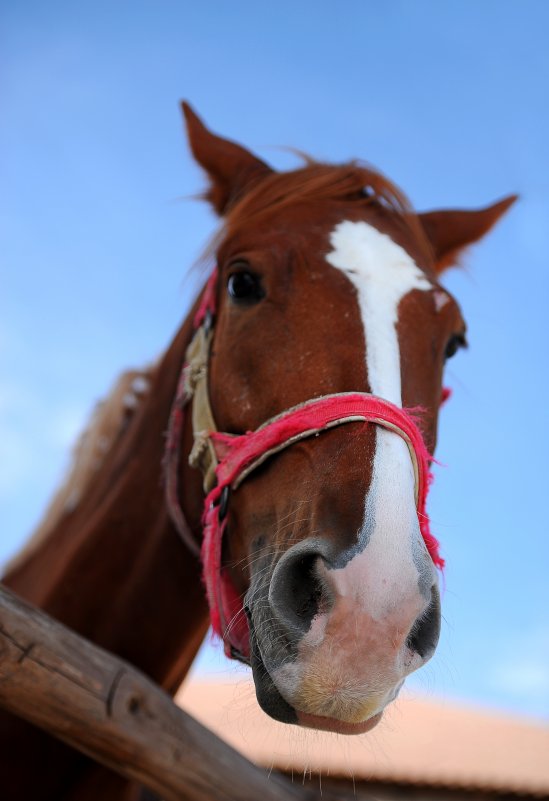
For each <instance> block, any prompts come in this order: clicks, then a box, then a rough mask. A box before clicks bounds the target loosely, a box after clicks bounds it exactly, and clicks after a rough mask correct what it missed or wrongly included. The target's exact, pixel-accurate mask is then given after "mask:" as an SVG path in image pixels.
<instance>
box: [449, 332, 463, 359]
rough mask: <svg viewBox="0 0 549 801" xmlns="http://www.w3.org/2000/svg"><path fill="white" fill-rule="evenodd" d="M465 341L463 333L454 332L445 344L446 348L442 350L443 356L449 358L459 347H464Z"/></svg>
mask: <svg viewBox="0 0 549 801" xmlns="http://www.w3.org/2000/svg"><path fill="white" fill-rule="evenodd" d="M466 347H467V341H466V339H465V334H454V335H453V336H452V337H450V339H449V340H448V344H447V345H446V350H445V351H444V358H445V359H451V358H452V356H455V355H456V353H457V352H458V350H459V349H460V348H466Z"/></svg>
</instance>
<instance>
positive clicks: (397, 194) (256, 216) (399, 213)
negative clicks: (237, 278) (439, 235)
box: [224, 156, 432, 258]
mask: <svg viewBox="0 0 549 801" xmlns="http://www.w3.org/2000/svg"><path fill="white" fill-rule="evenodd" d="M303 158H304V159H305V162H306V163H305V165H304V166H303V167H301V168H299V169H297V170H293V171H291V172H273V173H270V174H269V175H267V176H264V177H262V178H261V179H260V180H258V181H257V183H255V184H253V185H252V186H251V187H250V188H248V190H247V192H246V194H245V195H244V196H242V197H239V198H236V200H235V201H234V202H233V204H232V205H231V206H230V207H229V209H228V211H227V213H226V215H225V218H224V224H225V225H224V229H225V231H226V232H227V233H229V234H231V233H234V232H235V231H236V230H238V229H240V228H241V227H244V226H245V225H246V226H247V225H250V224H254V225H258V224H259V225H260V224H261V223H262V222H264V220H265V219H266V218H267V217H270V216H271V215H272V214H273V213H276V212H279V211H282V210H284V209H286V208H288V207H290V206H295V205H297V204H307V203H315V204H316V203H318V202H323V201H324V202H326V201H328V202H334V203H337V202H340V203H349V202H350V201H351V202H353V203H356V204H360V205H362V206H371V205H376V206H377V207H381V208H383V209H385V210H386V211H387V212H389V213H391V214H392V216H393V217H394V219H395V220H396V222H397V223H398V224H400V226H401V227H402V228H403V229H404V230H405V231H407V233H408V234H412V235H413V236H414V238H415V240H416V242H417V244H418V245H419V246H420V248H421V250H422V251H423V252H425V253H426V254H427V256H428V257H431V258H432V251H431V247H430V245H429V241H428V239H427V236H426V233H425V231H424V229H423V226H422V225H421V222H420V221H419V219H418V217H417V215H416V214H415V213H414V211H413V208H412V205H411V203H410V201H409V200H408V198H407V197H406V195H405V194H404V192H403V191H402V190H401V189H399V188H398V187H397V186H396V185H395V184H393V183H392V181H390V180H389V179H388V178H386V177H385V176H384V175H382V173H380V172H378V171H377V170H374V169H373V168H372V167H370V166H368V165H366V164H364V163H363V162H359V161H350V162H347V163H345V164H340V165H337V164H323V163H321V162H316V161H313V160H312V159H310V158H309V157H307V156H303Z"/></svg>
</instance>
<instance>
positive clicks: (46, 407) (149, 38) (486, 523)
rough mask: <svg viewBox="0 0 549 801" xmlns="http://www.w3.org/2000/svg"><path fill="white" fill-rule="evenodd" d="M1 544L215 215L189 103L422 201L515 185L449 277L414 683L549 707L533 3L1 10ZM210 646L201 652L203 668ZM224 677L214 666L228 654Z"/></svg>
mask: <svg viewBox="0 0 549 801" xmlns="http://www.w3.org/2000/svg"><path fill="white" fill-rule="evenodd" d="M0 14H1V17H2V25H1V29H2V33H1V34H0V53H1V55H0V69H1V74H2V76H3V77H2V88H1V96H2V115H1V118H0V171H1V173H0V180H1V183H0V185H1V187H2V189H1V194H0V240H1V241H0V247H1V252H2V264H1V267H0V269H1V287H2V291H1V293H0V358H1V361H2V369H1V373H0V504H1V510H0V514H1V522H0V559H4V558H6V557H7V556H8V555H9V554H11V553H13V552H14V550H16V549H17V547H19V545H20V544H21V542H22V541H23V540H24V538H25V536H26V535H27V533H28V532H29V531H30V530H31V529H32V526H33V525H34V524H35V522H36V521H37V520H38V519H39V517H40V514H41V511H42V510H43V508H44V505H45V503H46V502H47V499H48V497H49V495H50V493H51V491H52V489H53V488H54V487H55V485H56V483H57V482H58V481H59V479H60V477H61V475H62V473H63V469H64V467H65V466H66V464H67V460H68V452H69V448H70V444H71V442H72V441H73V439H74V437H75V436H76V434H77V432H78V431H79V430H80V428H81V427H82V425H83V424H84V421H85V420H86V418H87V416H88V414H89V412H90V410H91V408H92V406H93V404H94V402H95V401H96V400H97V399H98V398H99V397H101V396H102V395H103V394H104V393H105V392H106V391H107V390H108V387H109V385H110V383H111V382H112V381H113V379H114V377H115V376H116V375H117V373H118V372H119V371H120V370H121V369H123V368H125V367H128V366H132V365H141V364H143V363H144V362H146V361H147V360H150V359H152V358H154V357H155V355H156V354H157V353H158V352H159V351H161V350H162V349H163V348H164V347H165V346H166V345H167V343H168V341H169V339H170V337H171V336H172V335H173V333H174V331H175V330H176V328H177V327H178V325H179V324H180V321H181V320H182V319H183V317H184V315H185V312H186V309H187V307H188V304H189V300H190V298H191V297H192V294H193V292H194V291H195V288H196V287H195V284H194V279H193V278H192V275H191V277H189V275H188V268H189V265H191V264H192V263H193V261H194V260H195V259H196V257H197V256H198V255H199V254H200V252H201V250H202V248H203V246H204V244H205V243H206V241H207V239H208V238H209V237H210V236H211V234H212V233H213V231H214V226H215V221H214V219H213V216H212V215H211V213H210V212H209V210H208V209H207V208H206V207H205V206H203V205H201V204H200V203H195V202H192V201H190V200H188V199H187V198H188V197H189V196H190V195H192V194H193V193H195V192H196V191H198V190H199V189H200V188H201V186H202V179H201V175H200V172H199V171H198V169H197V168H196V166H195V165H194V164H193V163H192V161H191V159H190V157H189V153H188V150H187V147H186V143H185V140H184V137H183V135H182V125H181V120H180V115H179V110H178V101H179V99H180V98H187V99H188V100H190V101H191V102H192V103H193V104H194V105H195V107H196V108H197V110H198V111H199V112H200V113H201V114H202V115H203V116H204V118H205V119H206V120H207V121H208V123H209V124H210V125H211V126H212V127H213V128H214V129H215V130H217V131H219V132H221V133H223V134H225V135H227V136H231V137H233V138H235V139H238V140H240V141H242V142H243V143H245V144H246V145H247V146H249V147H252V148H253V149H254V150H255V151H256V152H258V153H259V154H260V155H261V156H262V157H263V158H265V159H267V160H269V161H271V162H272V163H273V164H274V165H276V166H279V167H287V166H289V165H291V164H293V163H294V158H293V157H292V156H291V155H290V154H288V153H287V152H285V151H284V150H282V149H280V146H286V145H288V146H293V147H297V148H300V149H302V150H305V151H308V152H310V153H312V154H313V155H314V156H316V157H318V158H324V159H326V160H332V161H338V160H343V159H347V158H350V157H361V158H364V159H366V160H368V161H370V162H371V163H372V164H374V165H376V166H377V167H379V168H380V169H381V170H382V171H384V172H385V173H386V174H387V175H389V176H390V177H391V178H392V179H394V180H395V181H396V182H397V183H398V184H399V185H400V186H402V188H403V189H404V190H405V191H406V192H407V193H408V195H409V196H410V198H411V199H412V201H413V203H414V204H415V205H416V207H418V208H419V209H427V208H434V207H441V206H452V205H453V206H460V205H461V206H469V207H474V206H478V205H482V204H485V203H488V202H491V201H493V200H495V199H497V198H499V197H501V196H503V195H505V194H507V193H509V192H519V193H520V194H521V201H520V203H519V204H517V206H516V207H515V208H514V209H513V210H512V211H511V212H510V213H509V215H508V216H507V217H506V218H505V219H504V220H503V221H502V223H501V224H500V225H499V227H498V228H497V229H496V230H495V231H494V232H493V234H492V235H490V237H489V238H487V239H486V240H485V241H484V242H482V243H481V244H479V245H478V246H477V247H476V248H475V249H474V250H472V251H471V253H470V255H469V256H468V258H467V259H466V261H465V267H464V268H463V269H461V270H459V271H454V272H453V273H452V274H449V275H448V279H447V286H448V287H449V288H450V289H451V290H452V291H453V292H454V294H455V295H456V297H457V298H458V299H459V301H460V303H461V305H462V308H463V310H464V314H465V317H466V319H467V321H468V325H469V340H470V343H471V347H470V350H469V351H468V352H467V353H464V354H460V355H459V356H458V357H456V359H455V360H454V361H453V362H452V363H451V366H450V367H449V369H448V376H447V383H449V384H450V385H451V386H453V388H454V397H453V400H452V402H451V403H450V404H449V405H448V406H447V408H445V409H444V411H443V412H442V421H441V436H440V440H439V450H438V454H437V455H438V457H439V458H440V460H441V461H442V462H444V463H445V464H446V465H448V466H447V467H445V468H443V469H439V470H438V471H437V480H436V484H435V487H434V489H433V491H432V497H431V500H430V510H431V516H432V520H433V530H434V531H435V532H436V533H437V534H438V536H439V537H440V539H441V540H442V546H443V551H444V554H445V557H446V559H447V565H448V566H447V571H446V584H447V589H446V593H445V597H444V615H445V620H446V624H445V627H444V633H443V637H442V642H441V645H440V647H439V651H438V653H437V655H436V657H435V658H434V659H433V661H432V663H431V664H430V665H429V666H428V667H427V668H425V669H424V670H423V671H422V672H421V673H420V674H419V675H418V677H417V678H415V679H413V680H412V681H411V686H413V687H414V688H417V689H419V690H425V691H427V692H429V693H431V694H433V695H443V696H445V697H449V698H460V699H466V700H469V701H472V702H480V703H484V704H487V705H490V706H500V707H503V708H505V709H509V710H514V711H518V712H521V713H527V714H534V715H538V716H539V715H543V716H545V717H548V716H549V617H548V613H547V610H548V609H549V589H548V588H549V582H548V581H547V569H548V566H549V558H548V557H549V553H548V552H549V546H548V536H547V535H548V533H549V525H548V523H547V515H546V501H547V478H548V471H547V454H548V450H549V449H548V445H549V442H548V434H547V424H548V422H549V421H548V414H547V397H548V395H549V381H548V377H547V367H546V365H547V348H546V341H547V335H546V319H547V311H546V309H547V301H548V297H549V293H548V289H549V286H548V284H549V280H548V270H547V264H546V262H547V254H548V253H549V237H548V233H547V232H548V227H549V225H548V221H549V200H548V198H549V171H548V166H547V142H549V117H548V105H547V86H548V84H549V52H548V49H547V42H546V32H547V30H548V25H549V5H548V4H547V3H544V2H543V0H539V1H538V2H535V1H533V0H525V2H522V3H516V2H506V1H505V0H497V1H495V0H483V2H482V3H478V2H472V1H471V0H465V1H462V2H457V1H456V2H452V0H450V1H449V2H445V3H439V2H434V0H433V2H425V0H423V2H422V1H421V0H419V1H418V0H416V1H415V2H413V3H411V2H405V1H404V0H400V1H399V0H388V2H385V3H379V2H373V1H371V2H368V1H365V0H360V1H353V0H349V2H346V3H318V2H314V3H313V2H310V1H309V0H302V1H301V2H300V3H294V2H288V1H287V0H279V2H278V3H276V4H270V5H269V6H268V7H266V4H259V3H256V2H254V3H252V2H233V3H224V2H213V1H212V0H210V1H209V2H203V3H201V4H198V3H195V4H193V5H192V7H190V4H187V3H176V2H173V3H170V2H159V3H154V4H153V3H139V2H137V3H136V2H132V3H125V2H120V3H116V4H112V3H104V2H94V3H86V2H82V3H78V4H74V3H63V2H55V1H54V2H51V3H47V4H45V3H38V2H31V1H30V0H29V1H28V2H20V3H17V4H14V3H11V4H8V3H7V2H4V3H1V4H0ZM218 663H219V659H218V658H217V657H216V656H215V655H213V656H212V653H211V651H209V650H208V651H207V653H206V654H205V655H204V656H203V657H202V658H201V662H200V665H201V669H202V670H206V669H209V670H212V669H215V670H218V669H220V668H219V666H218ZM229 669H230V668H229Z"/></svg>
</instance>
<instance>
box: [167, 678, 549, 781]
mask: <svg viewBox="0 0 549 801" xmlns="http://www.w3.org/2000/svg"><path fill="white" fill-rule="evenodd" d="M177 701H178V702H179V703H180V704H181V706H183V707H184V708H185V709H186V710H187V711H189V712H190V713H191V714H192V715H194V716H195V717H196V718H197V719H198V720H200V721H201V722H202V723H204V725H206V726H208V727H209V728H210V729H212V730H213V731H215V732H216V733H217V734H218V735H219V736H220V737H222V738H223V739H224V740H226V741H227V742H229V743H230V744H231V745H232V746H233V747H234V748H236V749H237V750H238V751H240V752H241V753H243V754H244V755H245V756H247V757H248V758H249V759H251V760H253V761H254V762H256V763H258V764H261V765H264V766H265V767H267V768H271V767H273V768H276V769H278V770H282V771H297V772H301V773H303V772H304V771H307V772H309V771H312V772H313V773H322V775H323V776H326V775H330V776H333V777H349V778H351V777H353V776H354V778H355V779H356V780H363V781H367V780H372V781H386V782H392V783H400V782H402V783H414V784H421V785H432V786H447V787H467V788H478V789H484V790H495V791H503V792H517V793H523V794H532V795H540V796H543V795H549V728H547V727H545V726H543V725H542V724H541V723H536V722H534V721H530V720H524V719H520V718H513V717H510V716H508V715H503V714H497V713H494V712H487V711H485V710H479V709H475V708H472V707H464V706H458V705H456V704H455V703H449V702H445V701H434V700H427V699H424V698H421V699H420V698H417V697H410V696H406V695H403V696H402V697H401V698H400V699H399V700H398V701H397V702H396V703H394V704H393V705H392V706H391V707H390V709H389V710H388V711H387V712H386V714H385V716H384V719H383V720H382V722H381V723H380V724H379V725H378V726H377V727H376V728H375V729H374V730H373V731H372V732H370V733H369V734H365V735H361V736H359V737H346V736H343V735H337V734H330V733H326V732H316V731H310V730H305V729H301V728H299V727H297V726H287V725H285V724H282V723H277V722H276V721H273V720H271V719H270V718H269V717H267V715H265V714H264V713H263V712H262V711H261V709H260V708H259V706H258V705H257V701H256V700H255V691H254V689H253V684H252V682H251V681H248V680H243V681H237V682H234V681H233V682H225V683H222V682H219V681H207V680H198V679H192V680H190V681H189V682H188V683H187V684H186V685H185V686H184V687H183V689H182V690H181V691H180V692H179V694H178V697H177Z"/></svg>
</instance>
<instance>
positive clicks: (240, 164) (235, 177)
mask: <svg viewBox="0 0 549 801" xmlns="http://www.w3.org/2000/svg"><path fill="white" fill-rule="evenodd" d="M181 108H182V109H183V114H184V117H185V122H186V123H187V134H188V137H189V143H190V146H191V150H192V153H193V156H194V157H195V159H196V161H197V162H198V163H199V164H200V166H201V167H202V168H203V169H204V170H206V172H207V173H208V176H209V178H210V186H209V188H208V190H207V192H206V193H205V198H206V199H207V200H209V201H210V203H211V204H212V206H213V207H214V209H215V210H216V212H217V213H218V214H224V213H225V212H226V211H227V210H228V209H229V207H230V206H231V205H232V204H233V203H234V202H235V201H236V200H238V199H239V198H241V197H242V195H244V194H245V193H246V191H247V190H248V189H249V188H250V187H251V186H253V185H254V184H256V183H257V182H258V181H259V180H261V178H263V177H265V176H266V175H270V174H271V173H272V169H271V168H270V167H269V166H268V165H267V164H265V162H264V161H261V159H258V158H257V156H254V155H253V153H250V151H249V150H246V149H245V148H243V147H241V146H240V145H237V144H236V142H231V141H230V140H229V139H222V138H221V137H220V136H216V135H215V134H214V133H212V132H211V131H209V130H208V129H207V128H206V126H205V125H204V123H203V122H202V120H201V119H200V117H198V116H197V115H196V114H195V112H194V111H193V110H192V108H191V107H190V106H189V104H188V103H185V102H183V103H181Z"/></svg>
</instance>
